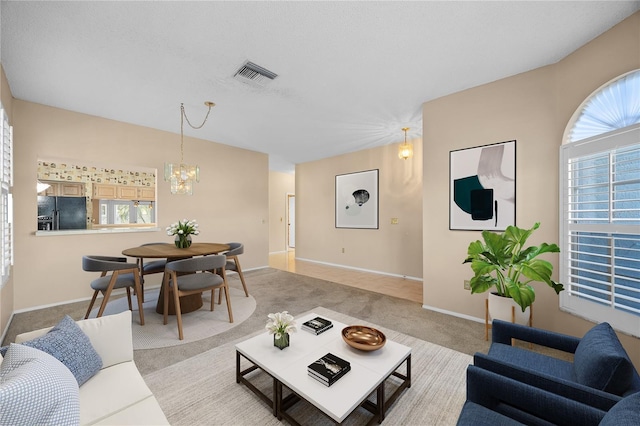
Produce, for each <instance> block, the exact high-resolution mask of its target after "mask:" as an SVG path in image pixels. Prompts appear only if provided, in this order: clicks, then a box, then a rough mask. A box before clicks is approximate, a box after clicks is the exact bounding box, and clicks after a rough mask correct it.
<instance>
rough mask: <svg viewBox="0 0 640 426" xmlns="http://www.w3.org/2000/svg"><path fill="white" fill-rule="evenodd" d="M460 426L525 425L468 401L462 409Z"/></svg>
mask: <svg viewBox="0 0 640 426" xmlns="http://www.w3.org/2000/svg"><path fill="white" fill-rule="evenodd" d="M457 425H458V426H465V425H473V426H517V425H523V426H524V423H520V422H518V421H516V420H514V419H512V418H511V417H507V416H505V415H503V414H500V413H498V412H497V411H493V410H490V409H488V408H487V407H485V406H484V405H480V404H476V403H475V402H472V401H469V400H467V401H466V402H465V403H464V406H463V407H462V411H461V412H460V417H458V423H457Z"/></svg>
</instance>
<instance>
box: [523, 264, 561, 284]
mask: <svg viewBox="0 0 640 426" xmlns="http://www.w3.org/2000/svg"><path fill="white" fill-rule="evenodd" d="M519 269H520V272H522V275H524V276H525V277H527V278H529V279H532V280H534V281H542V282H545V283H547V284H549V285H551V274H552V273H553V266H552V265H551V263H549V262H547V261H546V260H542V259H533V260H530V261H528V262H525V263H523V264H521V265H520V266H519Z"/></svg>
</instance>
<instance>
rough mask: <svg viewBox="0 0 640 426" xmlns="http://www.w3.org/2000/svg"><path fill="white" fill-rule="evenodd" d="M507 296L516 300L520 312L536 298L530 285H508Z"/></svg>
mask: <svg viewBox="0 0 640 426" xmlns="http://www.w3.org/2000/svg"><path fill="white" fill-rule="evenodd" d="M509 296H511V298H512V299H513V301H514V302H516V303H517V304H518V305H519V306H520V308H522V312H524V311H525V310H526V309H527V306H531V304H532V303H533V302H534V301H535V300H536V293H535V291H534V290H533V287H531V286H530V285H528V284H527V285H523V286H514V287H509Z"/></svg>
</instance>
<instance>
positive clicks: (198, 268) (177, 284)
mask: <svg viewBox="0 0 640 426" xmlns="http://www.w3.org/2000/svg"><path fill="white" fill-rule="evenodd" d="M226 259H227V258H226V257H225V256H224V255H213V256H201V257H194V258H191V259H183V260H176V261H172V262H168V263H167V266H166V271H167V273H166V274H165V275H164V279H163V283H162V285H163V286H164V324H167V323H168V320H169V292H171V293H172V294H173V303H174V307H175V313H176V320H177V322H178V336H179V338H180V340H184V334H183V332H182V312H181V309H180V298H181V297H183V296H188V295H191V294H196V293H203V292H205V291H209V290H211V308H210V310H212V311H213V307H214V305H215V303H214V292H215V290H216V289H217V288H219V289H220V291H221V292H222V291H224V294H225V298H226V300H227V310H228V311H229V322H233V313H232V311H231V299H230V295H229V286H228V285H227V276H226V273H225V263H226ZM216 271H217V273H216Z"/></svg>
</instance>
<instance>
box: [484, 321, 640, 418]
mask: <svg viewBox="0 0 640 426" xmlns="http://www.w3.org/2000/svg"><path fill="white" fill-rule="evenodd" d="M511 339H517V340H521V341H524V342H530V343H533V344H535V345H540V346H543V347H546V348H551V349H555V350H559V351H563V352H568V353H570V354H573V356H572V357H569V358H572V360H564V359H560V358H556V357H554V356H550V355H546V354H543V353H540V352H535V351H530V350H527V349H525V348H523V347H516V346H512V345H511V341H512V340H511ZM474 365H476V366H479V367H481V368H484V369H487V370H490V371H493V372H494V373H498V374H502V375H504V376H507V377H510V378H512V379H515V380H519V381H523V382H525V383H529V384H531V385H533V386H536V387H539V388H542V389H545V390H547V391H550V392H554V393H557V394H558V395H564V396H567V397H574V396H575V395H582V397H583V398H584V399H583V401H584V402H585V403H588V404H591V405H593V406H595V407H598V408H601V409H604V410H607V409H609V408H611V407H612V406H613V405H614V404H615V403H616V402H618V401H620V399H621V398H622V397H623V396H627V395H630V394H633V393H636V392H640V376H638V372H637V371H636V369H635V368H634V366H633V364H632V363H631V360H630V359H629V356H628V355H627V353H626V351H625V350H624V348H623V347H622V344H621V343H620V341H619V340H618V337H617V336H616V334H615V332H614V331H613V329H612V328H611V326H610V325H609V324H608V323H601V324H598V325H596V326H594V327H593V328H592V329H591V330H589V331H588V332H587V333H586V334H585V335H584V337H582V338H577V337H573V336H568V335H564V334H560V333H555V332H551V331H547V330H542V329H538V328H533V327H527V326H524V325H518V324H512V323H509V322H505V321H500V320H494V321H493V326H492V343H491V347H490V348H489V353H488V354H486V355H484V354H480V353H477V354H475V356H474Z"/></svg>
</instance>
